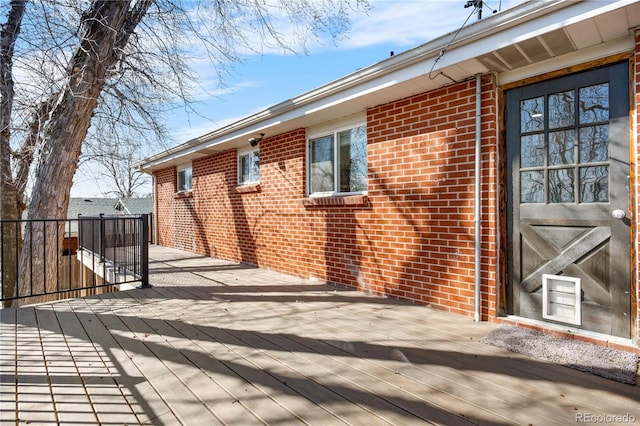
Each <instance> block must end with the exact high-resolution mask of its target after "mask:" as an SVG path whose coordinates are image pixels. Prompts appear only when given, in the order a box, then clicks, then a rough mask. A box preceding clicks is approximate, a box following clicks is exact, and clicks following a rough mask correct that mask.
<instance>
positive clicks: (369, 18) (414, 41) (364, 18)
mask: <svg viewBox="0 0 640 426" xmlns="http://www.w3.org/2000/svg"><path fill="white" fill-rule="evenodd" d="M523 1H524V0H504V1H502V2H501V5H502V10H505V9H507V8H509V7H512V6H514V5H516V4H518V3H523ZM485 3H487V4H489V5H490V6H491V7H494V8H497V7H499V5H498V0H495V1H492V2H485ZM493 3H495V4H493ZM371 4H372V6H373V7H372V10H371V12H370V13H369V14H368V15H363V14H355V15H354V16H352V22H353V24H352V30H351V31H350V33H349V35H348V37H349V38H348V39H347V40H345V41H342V42H341V43H339V47H340V48H343V49H356V48H362V47H368V46H374V45H379V44H391V45H395V46H413V45H419V44H421V43H426V42H428V41H429V40H432V39H434V38H436V37H440V36H442V35H445V34H447V33H449V32H453V31H456V30H457V29H458V28H460V27H461V26H462V25H463V24H464V23H465V20H467V18H469V19H468V21H467V25H469V24H470V23H473V22H476V20H477V18H476V16H475V15H474V16H471V17H470V15H471V14H473V8H465V7H464V5H465V2H464V1H463V0H428V1H426V0H400V1H390V0H373V1H372V2H371ZM490 9H491V8H485V9H484V10H483V14H484V16H485V17H488V16H489V15H490V14H491V10H490Z"/></svg>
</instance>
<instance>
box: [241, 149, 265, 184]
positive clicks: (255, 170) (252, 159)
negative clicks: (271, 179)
mask: <svg viewBox="0 0 640 426" xmlns="http://www.w3.org/2000/svg"><path fill="white" fill-rule="evenodd" d="M258 182H260V151H259V150H258V149H257V148H255V149H252V150H250V151H238V185H246V184H250V183H258Z"/></svg>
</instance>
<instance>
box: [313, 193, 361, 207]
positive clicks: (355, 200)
mask: <svg viewBox="0 0 640 426" xmlns="http://www.w3.org/2000/svg"><path fill="white" fill-rule="evenodd" d="M302 205H303V206H305V207H367V206H369V205H370V203H369V197H368V196H366V195H333V196H330V197H307V198H303V199H302Z"/></svg>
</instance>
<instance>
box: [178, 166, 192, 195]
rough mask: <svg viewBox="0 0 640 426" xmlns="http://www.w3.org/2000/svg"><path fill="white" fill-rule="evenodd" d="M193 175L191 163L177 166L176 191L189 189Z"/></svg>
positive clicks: (187, 190)
mask: <svg viewBox="0 0 640 426" xmlns="http://www.w3.org/2000/svg"><path fill="white" fill-rule="evenodd" d="M192 175H193V172H192V169H191V164H185V165H182V166H179V167H178V192H189V191H191V177H192Z"/></svg>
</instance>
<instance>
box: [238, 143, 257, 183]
mask: <svg viewBox="0 0 640 426" xmlns="http://www.w3.org/2000/svg"><path fill="white" fill-rule="evenodd" d="M253 152H257V153H258V154H259V153H260V147H258V146H256V147H255V148H253V147H252V148H243V149H238V156H237V161H236V170H237V179H236V183H237V184H238V186H244V185H256V184H259V183H260V177H258V180H251V181H247V182H242V181H241V178H242V165H241V163H240V159H241V158H242V157H243V156H245V155H248V154H251V153H253ZM258 158H260V157H258ZM259 168H260V165H258V169H259Z"/></svg>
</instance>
